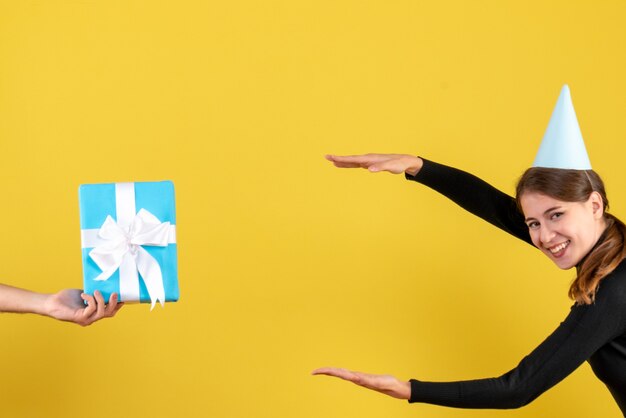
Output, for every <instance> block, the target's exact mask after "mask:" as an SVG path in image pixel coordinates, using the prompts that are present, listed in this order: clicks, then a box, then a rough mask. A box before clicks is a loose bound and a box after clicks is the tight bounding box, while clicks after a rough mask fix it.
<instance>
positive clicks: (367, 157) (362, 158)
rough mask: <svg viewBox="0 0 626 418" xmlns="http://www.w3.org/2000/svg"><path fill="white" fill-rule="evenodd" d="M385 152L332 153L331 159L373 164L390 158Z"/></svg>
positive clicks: (339, 161) (340, 161) (337, 161)
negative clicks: (359, 153)
mask: <svg viewBox="0 0 626 418" xmlns="http://www.w3.org/2000/svg"><path fill="white" fill-rule="evenodd" d="M388 158H389V156H388V155H385V154H362V155H332V156H331V161H333V162H336V163H353V164H372V163H375V162H378V161H383V160H386V159H388Z"/></svg>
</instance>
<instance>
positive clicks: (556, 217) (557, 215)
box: [550, 212, 563, 219]
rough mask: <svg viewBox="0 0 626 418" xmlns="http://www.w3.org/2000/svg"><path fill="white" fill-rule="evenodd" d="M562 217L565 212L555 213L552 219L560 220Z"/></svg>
mask: <svg viewBox="0 0 626 418" xmlns="http://www.w3.org/2000/svg"><path fill="white" fill-rule="evenodd" d="M561 216H563V212H554V213H553V214H552V216H551V217H550V219H559V218H560V217H561Z"/></svg>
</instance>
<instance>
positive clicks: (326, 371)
mask: <svg viewBox="0 0 626 418" xmlns="http://www.w3.org/2000/svg"><path fill="white" fill-rule="evenodd" d="M312 374H313V375H317V374H323V375H326V376H333V377H338V378H340V379H343V380H348V381H352V380H353V379H354V372H352V371H350V370H347V369H341V368H338V367H321V368H319V369H316V370H313V372H312Z"/></svg>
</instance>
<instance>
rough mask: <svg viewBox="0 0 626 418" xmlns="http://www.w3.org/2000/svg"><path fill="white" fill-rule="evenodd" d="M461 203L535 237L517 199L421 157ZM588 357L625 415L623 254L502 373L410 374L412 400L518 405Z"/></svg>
mask: <svg viewBox="0 0 626 418" xmlns="http://www.w3.org/2000/svg"><path fill="white" fill-rule="evenodd" d="M406 178H407V179H409V180H414V181H417V182H419V183H422V184H424V185H426V186H428V187H430V188H432V189H433V190H435V191H437V192H439V193H441V194H443V195H444V196H446V197H448V198H450V199H451V200H452V201H454V202H455V203H457V204H458V205H460V206H461V207H462V208H464V209H466V210H467V211H469V212H471V213H473V214H474V215H477V216H479V217H480V218H482V219H484V220H486V221H487V222H489V223H491V224H493V225H495V226H497V227H498V228H500V229H502V230H504V231H506V232H508V233H510V234H511V235H513V236H515V237H517V238H519V239H521V240H523V241H525V242H527V243H529V244H532V241H531V239H530V235H529V233H528V227H527V226H526V224H525V222H524V218H523V215H522V214H521V213H520V212H519V211H518V209H517V206H516V203H515V199H514V198H512V197H511V196H509V195H507V194H505V193H503V192H501V191H499V190H497V189H495V188H494V187H492V186H490V185H489V184H487V183H485V182H484V181H482V180H480V179H479V178H477V177H475V176H473V175H471V174H468V173H466V172H464V171H461V170H457V169H455V168H452V167H447V166H444V165H441V164H437V163H434V162H431V161H428V160H424V165H423V167H422V169H421V170H420V171H419V173H418V174H417V175H416V176H411V175H408V174H407V175H406ZM585 361H588V362H589V364H590V365H591V368H592V369H593V372H594V373H595V374H596V376H597V377H598V378H599V379H600V380H601V381H602V382H604V383H605V384H606V386H607V387H608V389H609V391H610V392H611V394H612V395H613V397H614V398H615V401H616V402H617V404H618V405H619V407H620V409H621V411H622V413H623V414H624V415H625V416H626V261H622V263H621V264H620V265H619V266H618V267H617V268H616V269H615V270H614V271H613V272H612V273H611V274H609V275H608V276H606V277H605V278H604V279H603V280H602V282H601V287H600V289H599V290H598V292H597V293H596V300H595V303H593V304H591V305H578V304H575V305H574V306H572V308H571V310H570V313H569V315H568V316H567V318H565V320H564V321H563V322H562V323H561V324H560V325H559V327H558V328H557V329H556V330H555V331H554V332H553V333H552V334H551V335H550V336H549V337H548V338H546V339H545V341H543V342H542V343H541V344H540V345H539V346H538V347H537V348H535V349H534V350H533V352H532V353H530V354H529V355H527V356H526V357H524V358H523V359H522V361H521V362H520V363H519V364H518V365H517V367H515V368H514V369H512V370H510V371H509V372H507V373H505V374H503V375H502V376H500V377H496V378H488V379H478V380H467V381H459V382H422V381H418V380H414V379H412V380H411V381H410V382H411V398H410V399H409V402H425V403H430V404H436V405H444V406H450V407H458V408H500V409H507V408H519V407H521V406H524V405H526V404H528V403H530V402H531V401H532V400H534V399H535V398H537V397H538V396H539V395H541V394H542V393H543V392H545V391H546V390H548V389H550V388H551V387H552V386H554V385H555V384H557V383H558V382H560V381H561V380H563V379H564V378H565V377H566V376H567V375H569V374H570V373H572V372H573V371H574V370H576V368H578V366H580V365H581V364H582V363H583V362H585Z"/></svg>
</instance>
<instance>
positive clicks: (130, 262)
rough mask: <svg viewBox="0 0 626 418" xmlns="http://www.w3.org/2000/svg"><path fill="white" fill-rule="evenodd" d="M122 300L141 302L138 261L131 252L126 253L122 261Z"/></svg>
mask: <svg viewBox="0 0 626 418" xmlns="http://www.w3.org/2000/svg"><path fill="white" fill-rule="evenodd" d="M120 301H122V302H139V276H138V275H137V263H136V260H135V257H133V256H132V254H131V253H130V252H127V253H126V254H124V257H123V258H122V262H121V263H120Z"/></svg>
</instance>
